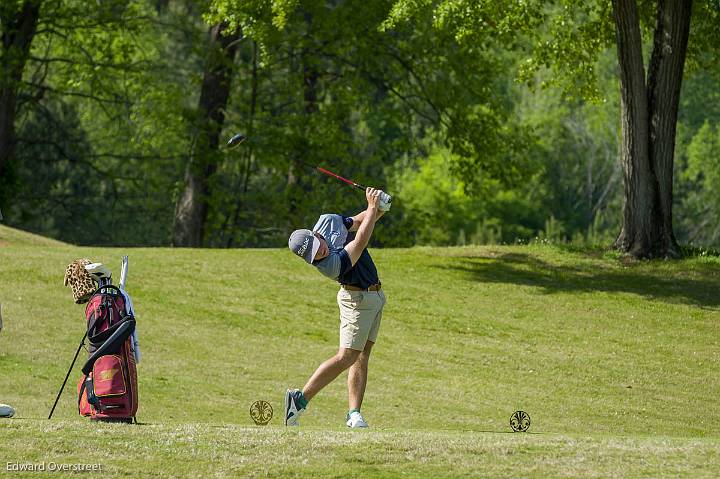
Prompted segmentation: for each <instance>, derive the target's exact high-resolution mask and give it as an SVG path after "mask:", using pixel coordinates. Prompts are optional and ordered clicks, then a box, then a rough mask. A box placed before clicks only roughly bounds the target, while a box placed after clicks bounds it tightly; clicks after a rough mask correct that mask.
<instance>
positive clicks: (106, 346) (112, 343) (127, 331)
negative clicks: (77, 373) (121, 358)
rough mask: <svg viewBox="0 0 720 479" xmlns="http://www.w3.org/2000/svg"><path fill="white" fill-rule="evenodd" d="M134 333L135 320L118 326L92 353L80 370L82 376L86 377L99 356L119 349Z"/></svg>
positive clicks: (129, 320) (126, 321)
mask: <svg viewBox="0 0 720 479" xmlns="http://www.w3.org/2000/svg"><path fill="white" fill-rule="evenodd" d="M133 331H135V319H133V318H131V319H127V320H125V321H123V322H122V323H120V324H119V327H118V328H117V329H116V330H115V332H113V333H112V335H111V336H110V337H109V338H108V339H107V341H105V342H104V343H103V344H102V346H100V347H99V348H97V349H96V350H95V352H94V353H92V355H91V356H90V357H89V358H88V360H87V362H86V363H85V365H84V366H83V368H82V372H83V374H85V375H86V376H87V375H88V374H89V373H90V371H92V368H93V366H94V365H95V361H97V360H98V359H99V358H100V356H105V355H107V354H111V353H114V352H116V351H118V350H119V349H120V347H121V346H122V344H123V342H125V340H126V339H127V338H128V336H130V335H131V334H132V333H133Z"/></svg>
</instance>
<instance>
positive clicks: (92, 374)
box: [78, 285, 138, 422]
mask: <svg viewBox="0 0 720 479" xmlns="http://www.w3.org/2000/svg"><path fill="white" fill-rule="evenodd" d="M85 318H86V320H87V338H88V341H89V346H90V347H89V350H88V352H89V358H88V360H87V362H86V363H85V365H84V366H83V368H82V373H83V376H82V377H81V378H80V382H79V383H78V411H79V412H80V415H81V416H86V417H87V416H89V417H90V418H91V419H94V420H100V421H118V422H132V420H133V419H134V417H135V413H136V412H137V408H138V388H137V369H136V367H135V351H134V349H133V340H132V333H133V331H135V318H134V317H133V316H132V315H130V314H128V313H127V309H126V304H125V296H124V295H123V293H122V291H120V289H119V288H117V287H116V286H113V285H106V286H101V287H100V288H99V289H98V290H97V291H95V294H93V296H92V297H91V298H90V301H89V302H88V304H87V307H86V308H85Z"/></svg>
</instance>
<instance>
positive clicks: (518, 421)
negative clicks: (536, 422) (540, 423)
mask: <svg viewBox="0 0 720 479" xmlns="http://www.w3.org/2000/svg"><path fill="white" fill-rule="evenodd" d="M510 427H511V428H512V430H513V431H514V432H525V431H527V430H528V429H530V415H529V414H528V413H526V412H525V411H515V412H514V413H513V415H512V416H510Z"/></svg>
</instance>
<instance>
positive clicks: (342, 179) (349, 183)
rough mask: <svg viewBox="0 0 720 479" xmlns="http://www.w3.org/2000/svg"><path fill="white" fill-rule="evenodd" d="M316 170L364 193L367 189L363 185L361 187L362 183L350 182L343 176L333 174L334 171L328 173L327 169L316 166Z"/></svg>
mask: <svg viewBox="0 0 720 479" xmlns="http://www.w3.org/2000/svg"><path fill="white" fill-rule="evenodd" d="M315 168H316V169H317V170H318V171H319V172H321V173H325V174H326V175H329V176H333V177H335V178H337V179H338V180H340V181H344V182H345V183H347V184H348V185H350V186H354V187H355V188H358V189H361V190H363V191H364V190H365V187H364V186H363V185H361V184H360V183H355V182H354V181H352V180H348V179H347V178H343V177H342V176H340V175H336V174H335V173H333V172H332V171H328V170H326V169H325V168H322V167H320V166H316V167H315Z"/></svg>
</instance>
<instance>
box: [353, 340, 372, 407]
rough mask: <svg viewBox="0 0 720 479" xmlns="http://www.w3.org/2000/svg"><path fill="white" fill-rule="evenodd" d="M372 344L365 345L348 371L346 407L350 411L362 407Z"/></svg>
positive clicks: (369, 342)
mask: <svg viewBox="0 0 720 479" xmlns="http://www.w3.org/2000/svg"><path fill="white" fill-rule="evenodd" d="M373 344H375V343H373V342H372V341H368V342H366V343H365V349H364V350H363V351H362V352H361V353H360V354H359V355H358V357H357V359H356V360H355V362H354V363H353V365H352V366H350V369H349V370H348V405H349V406H350V410H352V409H357V410H360V406H361V405H362V401H363V396H365V386H366V385H367V375H368V362H369V361H370V351H371V350H372V347H373Z"/></svg>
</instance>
